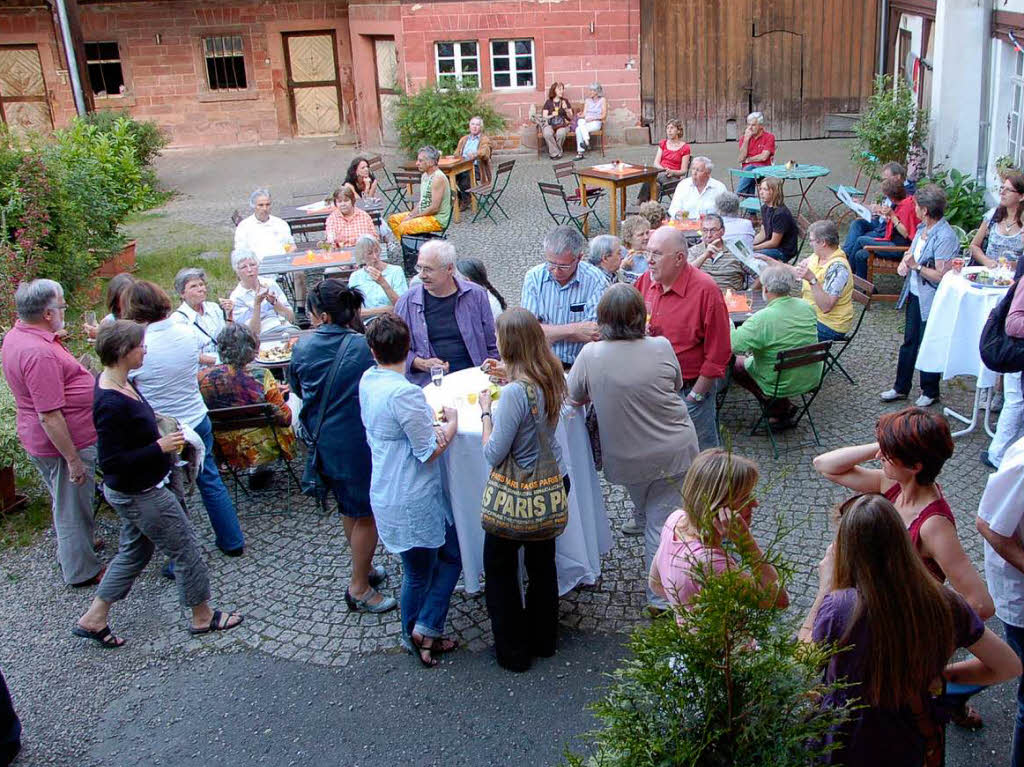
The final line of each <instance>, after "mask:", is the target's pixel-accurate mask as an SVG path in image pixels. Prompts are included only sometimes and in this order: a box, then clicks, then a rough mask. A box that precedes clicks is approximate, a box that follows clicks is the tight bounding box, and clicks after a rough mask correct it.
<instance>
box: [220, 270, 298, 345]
mask: <svg viewBox="0 0 1024 767" xmlns="http://www.w3.org/2000/svg"><path fill="white" fill-rule="evenodd" d="M231 268H232V269H234V270H235V274H237V275H238V285H236V286H235V289H234V290H232V291H231V296H230V300H231V304H232V307H233V309H232V313H233V315H234V321H235V322H241V323H242V324H244V325H248V326H249V328H250V329H251V330H252V332H253V335H255V336H256V337H257V338H259V337H260V336H261V335H262V334H263V333H266V332H268V331H271V330H276V329H278V328H282V327H284V326H286V325H289V324H294V323H295V312H293V311H292V307H291V305H290V304H289V303H288V299H287V298H286V297H285V295H284V291H283V290H281V287H280V286H279V285H278V284H277V283H276V282H275V281H274V280H270V279H266V278H263V279H260V263H259V259H258V258H257V257H256V255H255V254H254V253H253V252H252V251H249V250H236V251H235V252H234V253H232V254H231Z"/></svg>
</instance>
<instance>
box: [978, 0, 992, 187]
mask: <svg viewBox="0 0 1024 767" xmlns="http://www.w3.org/2000/svg"><path fill="white" fill-rule="evenodd" d="M986 5H989V4H988V3H986ZM988 10H989V13H991V12H992V8H991V7H989V9H988ZM987 21H988V23H987V24H986V25H985V28H984V31H983V34H984V38H983V42H982V44H981V57H982V58H981V105H980V108H979V112H980V114H979V115H978V167H977V169H976V170H975V175H976V176H977V179H978V182H979V183H980V184H981V185H982V187H983V188H984V187H985V180H986V178H985V177H986V176H987V175H988V151H989V141H990V140H991V137H992V115H991V114H990V110H991V108H992V18H991V16H990V17H989V18H988V19H987Z"/></svg>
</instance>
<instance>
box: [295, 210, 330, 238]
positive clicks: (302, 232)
mask: <svg viewBox="0 0 1024 767" xmlns="http://www.w3.org/2000/svg"><path fill="white" fill-rule="evenodd" d="M288 228H289V229H291V231H292V237H294V238H295V240H296V241H300V240H301V241H302V242H316V241H318V240H322V239H323V238H324V237H326V236H327V219H326V218H324V217H323V216H310V217H309V218H293V219H292V220H291V221H289V222H288Z"/></svg>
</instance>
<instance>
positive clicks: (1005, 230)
mask: <svg viewBox="0 0 1024 767" xmlns="http://www.w3.org/2000/svg"><path fill="white" fill-rule="evenodd" d="M1022 202H1024V175H1021V174H1020V173H1010V174H1009V175H1007V176H1006V178H1004V179H1003V183H1002V184H1001V185H1000V186H999V205H998V207H996V209H995V210H994V211H992V215H991V216H990V217H989V216H986V217H984V218H982V220H981V226H979V227H978V232H977V234H975V235H974V239H973V240H971V259H972V260H973V261H974V262H975V263H978V264H981V265H982V266H989V267H992V266H995V265H996V262H998V261H999V257H1000V256H1002V255H1003V254H1004V253H1008V252H1009V253H1012V254H1013V257H1014V259H1019V258H1020V256H1021V253H1022V252H1024V204H1022ZM986 237H987V238H988V244H987V246H986V247H985V249H984V250H982V249H981V245H982V243H983V242H985V238H986Z"/></svg>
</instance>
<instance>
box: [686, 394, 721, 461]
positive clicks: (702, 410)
mask: <svg viewBox="0 0 1024 767" xmlns="http://www.w3.org/2000/svg"><path fill="white" fill-rule="evenodd" d="M721 383H722V380H721V379H720V378H715V379H714V380H713V381H712V382H711V388H710V389H708V393H707V396H706V397H705V398H704V399H703V401H701V402H691V401H690V400H688V399H686V395H687V394H689V393H690V389H691V388H692V387H690V386H686V385H684V386H683V388H682V389H680V390H679V396H680V397H682V398H683V402H685V403H686V410H687V411H688V412H689V414H690V420H691V421H692V422H693V430H694V431H695V432H696V433H697V446H698V447H699V448H700V449H701V450H707V449H708V448H710V447H718V408H717V403H716V402H715V394H717V393H718V387H719V386H720V385H721Z"/></svg>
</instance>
